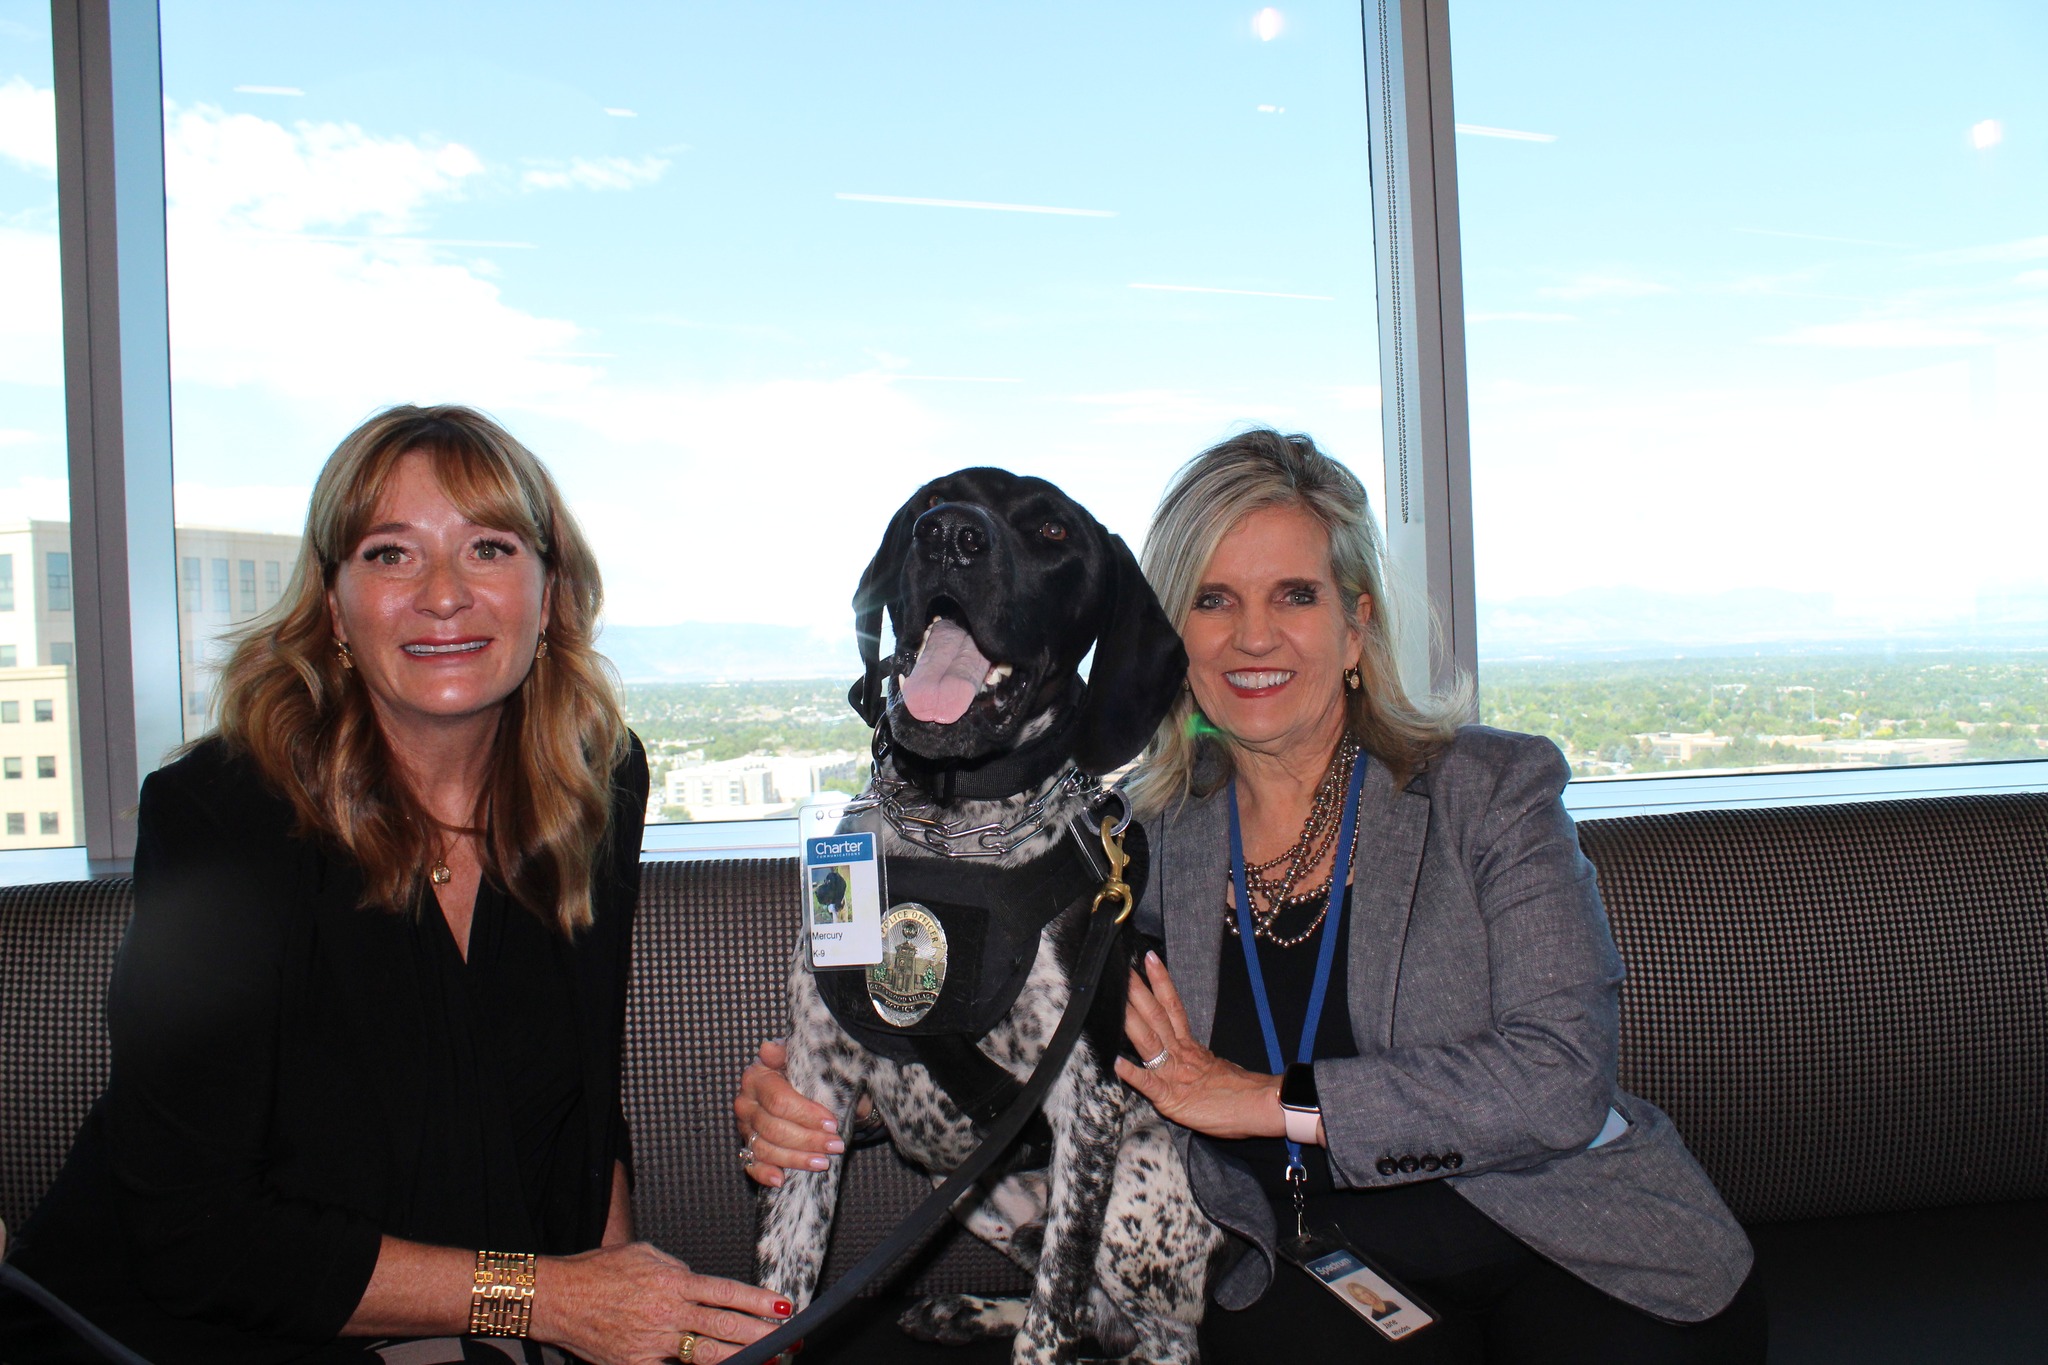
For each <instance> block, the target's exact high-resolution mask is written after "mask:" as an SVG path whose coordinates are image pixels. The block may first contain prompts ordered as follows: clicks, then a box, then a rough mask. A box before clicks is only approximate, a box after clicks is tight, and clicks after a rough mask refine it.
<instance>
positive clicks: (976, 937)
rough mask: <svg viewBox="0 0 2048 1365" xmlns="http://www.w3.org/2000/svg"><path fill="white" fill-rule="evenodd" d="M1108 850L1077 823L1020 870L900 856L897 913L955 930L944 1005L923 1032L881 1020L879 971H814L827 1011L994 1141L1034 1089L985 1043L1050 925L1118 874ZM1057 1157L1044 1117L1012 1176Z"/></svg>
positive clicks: (1135, 850) (1138, 840) (1140, 846)
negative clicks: (908, 910) (998, 1124)
mask: <svg viewBox="0 0 2048 1365" xmlns="http://www.w3.org/2000/svg"><path fill="white" fill-rule="evenodd" d="M1124 839H1125V847H1126V848H1127V849H1128V850H1129V852H1130V859H1131V866H1130V869H1129V872H1128V873H1127V874H1126V876H1127V881H1128V884H1129V885H1130V886H1131V888H1132V899H1133V900H1134V901H1135V900H1136V898H1137V897H1138V895H1139V894H1141V893H1142V891H1143V889H1144V875H1143V873H1144V869H1145V866H1146V854H1145V842H1144V832H1143V830H1142V829H1141V828H1139V827H1138V826H1137V825H1135V824H1133V825H1131V826H1130V827H1129V829H1128V830H1127V831H1126V832H1125V835H1124ZM1099 847H1100V836H1099V834H1098V833H1097V832H1096V831H1094V830H1090V829H1089V828H1088V827H1087V826H1086V824H1085V823H1084V820H1081V819H1077V820H1076V821H1075V822H1074V824H1073V827H1072V828H1071V829H1069V830H1067V831H1065V832H1064V833H1063V834H1062V835H1061V838H1060V840H1059V842H1058V843H1057V844H1055V845H1054V846H1053V847H1052V848H1051V849H1050V850H1048V851H1047V852H1045V853H1042V854H1040V855H1039V856H1038V857H1036V858H1034V859H1032V860H1031V861H1030V862H1029V863H1026V864H1024V865H1023V866H1021V867H990V866H988V865H986V864H984V863H980V862H973V861H968V860H964V859H950V858H927V857H916V856H909V855H892V856H891V857H890V858H889V860H888V890H889V899H890V902H891V903H892V905H903V904H905V903H913V904H916V905H919V906H922V907H923V908H924V909H925V910H927V911H929V912H930V913H931V914H932V915H934V916H935V917H936V918H937V919H938V921H939V923H940V925H941V926H942V927H943V928H944V929H945V932H946V979H945V981H944V983H943V984H942V986H941V987H940V990H939V998H938V1001H937V1003H936V1004H934V1005H933V1006H932V1008H931V1010H930V1011H929V1012H928V1013H927V1014H925V1015H924V1017H923V1018H921V1019H919V1020H917V1021H916V1022H915V1023H911V1024H905V1025H897V1024H893V1023H891V1022H889V1021H888V1020H886V1019H884V1018H883V1017H882V1016H881V1015H880V1014H879V1013H878V1012H877V1011H876V1008H875V1006H874V1004H873V1002H872V1001H871V999H870V997H869V993H868V973H869V972H870V971H871V970H872V971H881V970H884V969H883V968H880V967H876V968H867V967H831V968H824V969H814V970H813V972H812V975H813V976H814V977H815V978H816V980H817V984H818V992H819V994H820V995H821V996H822V997H823V998H824V1001H825V1006H826V1008H827V1009H829V1010H831V1011H832V1017H833V1018H834V1019H836V1020H838V1021H839V1026H840V1027H841V1028H843V1029H845V1030H846V1032H847V1034H848V1036H850V1037H851V1038H853V1040H854V1041H855V1042H857V1043H859V1044H860V1045H861V1046H863V1047H865V1048H867V1049H868V1050H869V1051H871V1052H873V1053H875V1054H876V1055H878V1056H881V1057H886V1058H888V1059H889V1060H890V1061H893V1062H896V1063H899V1064H909V1063H916V1064H917V1065H919V1066H922V1067H924V1069H925V1070H926V1071H928V1072H929V1073H931V1077H932V1080H933V1081H934V1082H935V1083H937V1085H938V1086H939V1088H940V1089H941V1090H943V1091H945V1092H946V1096H947V1098H949V1099H951V1100H952V1102H953V1104H954V1106H955V1107H956V1108H958V1109H959V1110H960V1112H961V1113H962V1114H964V1115H966V1117H967V1119H968V1121H969V1122H971V1123H972V1124H974V1126H975V1128H976V1129H977V1130H981V1131H986V1130H987V1128H988V1127H989V1125H990V1124H992V1123H993V1122H994V1121H995V1120H996V1119H997V1118H998V1117H999V1116H1000V1115H1001V1114H1003V1113H1004V1111H1006V1110H1007V1109H1009V1107H1010V1106H1011V1105H1012V1104H1013V1103H1014V1102H1015V1101H1016V1098H1017V1096H1018V1094H1019V1092H1020V1091H1021V1090H1022V1088H1023V1087H1022V1084H1021V1083H1020V1082H1019V1081H1018V1080H1017V1078H1016V1077H1015V1076H1013V1075H1012V1074H1011V1073H1010V1072H1009V1071H1008V1070H1006V1069H1005V1068H1004V1067H1002V1066H1001V1065H999V1064H998V1063H997V1062H995V1061H994V1060H993V1059H991V1058H990V1057H989V1056H988V1054H987V1053H985V1052H983V1051H982V1050H981V1049H980V1048H979V1047H978V1046H976V1044H977V1043H979V1042H980V1041H981V1040H982V1039H983V1038H986V1037H987V1036H988V1035H989V1033H990V1032H991V1031H993V1030H994V1029H995V1028H996V1026H997V1025H998V1024H1000V1023H1002V1021H1003V1020H1004V1019H1005V1018H1006V1017H1007V1016H1008V1015H1009V1013H1010V1010H1011V1008H1012V1007H1013V1006H1015V1005H1016V1003H1017V997H1018V996H1019V995H1020V994H1022V993H1023V990H1024V983H1025V981H1026V980H1027V979H1029V977H1030V975H1031V966H1032V963H1033V962H1035V961H1036V960H1037V958H1038V946H1039V941H1040V939H1041V937H1042V935H1043V934H1044V931H1045V929H1046V926H1048V925H1049V924H1051V923H1052V922H1053V921H1054V920H1055V919H1057V918H1058V917H1059V915H1060V913H1061V912H1062V911H1064V910H1067V909H1068V908H1069V907H1071V906H1073V905H1075V904H1077V903H1083V902H1085V901H1086V900H1087V899H1088V897H1089V896H1090V895H1091V894H1093V893H1094V892H1095V890H1096V889H1097V888H1098V887H1100V886H1101V885H1102V884H1103V881H1104V879H1105V877H1106V876H1107V875H1108V873H1109V871H1110V869H1108V868H1107V867H1105V866H1104V865H1103V863H1102V861H1101V855H1100V853H1099V852H1097V851H1096V850H1097V849H1099ZM1119 994H1120V993H1119ZM1051 1156H1052V1132H1051V1129H1050V1128H1049V1127H1048V1126H1047V1124H1046V1122H1045V1118H1044V1116H1043V1115H1039V1116H1037V1117H1036V1118H1035V1119H1034V1120H1033V1122H1032V1124H1031V1125H1030V1126H1029V1127H1028V1128H1027V1129H1026V1131H1025V1135H1024V1137H1023V1139H1022V1140H1021V1141H1020V1142H1019V1143H1018V1144H1017V1146H1016V1147H1015V1148H1014V1149H1013V1150H1012V1151H1011V1152H1010V1154H1009V1155H1008V1157H1007V1159H1006V1160H1005V1162H1004V1165H1003V1169H1004V1170H1006V1171H1020V1170H1037V1169H1041V1168H1043V1167H1044V1166H1045V1165H1046V1164H1047V1163H1048V1162H1049V1161H1050V1160H1051Z"/></svg>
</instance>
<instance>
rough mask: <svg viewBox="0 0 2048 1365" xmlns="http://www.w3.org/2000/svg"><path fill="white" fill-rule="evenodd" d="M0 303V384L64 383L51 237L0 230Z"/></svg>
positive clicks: (61, 317) (58, 292) (61, 322)
mask: <svg viewBox="0 0 2048 1365" xmlns="http://www.w3.org/2000/svg"><path fill="white" fill-rule="evenodd" d="M0 300H5V305H4V306H0V383H9V384H34V385H37V386H39V387H42V386H50V385H56V384H61V383H63V382H64V330H63V328H64V301H63V294H62V291H61V289H60V287H59V278H58V269H57V234H56V233H54V232H26V231H23V230H22V229H20V228H12V227H0Z"/></svg>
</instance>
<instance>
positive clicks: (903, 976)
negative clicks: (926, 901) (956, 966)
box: [868, 901, 946, 1028]
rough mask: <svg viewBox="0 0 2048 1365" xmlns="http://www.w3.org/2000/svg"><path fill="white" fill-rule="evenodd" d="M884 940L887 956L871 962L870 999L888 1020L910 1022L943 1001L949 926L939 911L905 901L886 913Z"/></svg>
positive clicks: (900, 1024)
mask: <svg viewBox="0 0 2048 1365" xmlns="http://www.w3.org/2000/svg"><path fill="white" fill-rule="evenodd" d="M882 945H883V947H882V960H881V961H880V962H878V963H876V964H875V965H874V966H872V967H870V968H868V1000H869V1001H870V1002H871V1003H872V1004H873V1005H874V1007H875V1013H876V1014H879V1015H881V1016H882V1018H883V1019H884V1020H885V1021H886V1022H888V1023H891V1024H894V1025H895V1026H896V1027H898V1028H907V1027H909V1026H910V1025H912V1024H914V1023H916V1022H917V1021H918V1020H920V1019H922V1018H924V1017H925V1016H926V1015H927V1014H929V1013H931V1009H932V1006H933V1005H936V1004H938V1003H939V992H940V990H941V989H943V988H944V987H945V984H946V931H945V929H944V927H942V926H941V925H940V924H939V917H938V916H937V915H934V914H933V913H932V912H931V911H929V910H927V909H925V908H924V907H923V906H922V905H919V904H917V903H916V902H914V901H905V902H904V903H903V904H901V905H892V906H890V907H889V912H888V913H887V914H885V915H883V916H882Z"/></svg>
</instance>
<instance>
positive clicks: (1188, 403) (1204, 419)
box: [1069, 389, 1289, 428]
mask: <svg viewBox="0 0 2048 1365" xmlns="http://www.w3.org/2000/svg"><path fill="white" fill-rule="evenodd" d="M1069 401H1070V402H1075V403H1085V404H1087V405H1089V406H1090V407H1098V408H1106V409H1108V411H1106V412H1104V413H1103V414H1102V416H1101V417H1099V418H1097V419H1096V420H1097V421H1099V422H1104V423H1107V424H1109V425H1112V426H1145V427H1150V426H1191V427H1205V428H1206V427H1212V426H1214V425H1215V424H1216V423H1219V422H1237V421H1248V420H1251V415H1250V414H1247V413H1246V412H1245V411H1244V409H1243V408H1241V407H1238V406H1235V405H1233V404H1231V403H1228V402H1219V401H1218V400H1216V399H1215V398H1213V397H1209V396H1206V395H1204V394H1202V393H1199V392H1197V391H1196V390H1194V389H1126V390H1123V391H1121V392H1118V393H1081V394H1075V395H1073V396H1072V398H1071V399H1069ZM1288 415H1289V412H1288V410H1287V409H1281V410H1278V411H1274V410H1271V409H1270V408H1269V409H1268V410H1267V411H1265V412H1262V413H1260V414H1259V419H1260V420H1265V421H1278V420H1279V419H1281V418H1284V417H1286V416H1288Z"/></svg>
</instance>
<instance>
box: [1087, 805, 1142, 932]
mask: <svg viewBox="0 0 2048 1365" xmlns="http://www.w3.org/2000/svg"><path fill="white" fill-rule="evenodd" d="M1125 823H1126V824H1128V823H1129V817H1128V815H1127V816H1126V817H1125ZM1102 852H1103V856H1104V857H1106V858H1108V859H1109V877H1108V878H1107V879H1106V880H1105V881H1104V882H1103V883H1102V889H1101V890H1100V891H1098V892H1096V893H1095V903H1094V904H1093V905H1090V906H1089V907H1088V913H1089V914H1091V915H1092V914H1094V913H1095V912H1096V911H1097V910H1100V909H1101V908H1102V903H1103V902H1104V901H1109V900H1113V901H1115V902H1117V903H1118V904H1119V905H1121V906H1122V907H1123V908H1122V909H1121V910H1119V911H1117V915H1116V922H1117V923H1118V924H1122V923H1123V922H1124V921H1125V920H1127V919H1129V918H1130V917H1131V911H1132V909H1134V908H1135V907H1136V905H1137V901H1136V899H1135V898H1134V897H1133V896H1132V895H1131V886H1130V883H1129V882H1126V881H1125V880H1124V869H1125V868H1127V867H1129V866H1130V865H1131V855H1130V854H1128V853H1126V852H1124V836H1123V833H1122V830H1121V829H1120V828H1119V826H1118V825H1117V822H1116V819H1115V817H1113V816H1108V815H1105V816H1103V817H1102Z"/></svg>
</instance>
